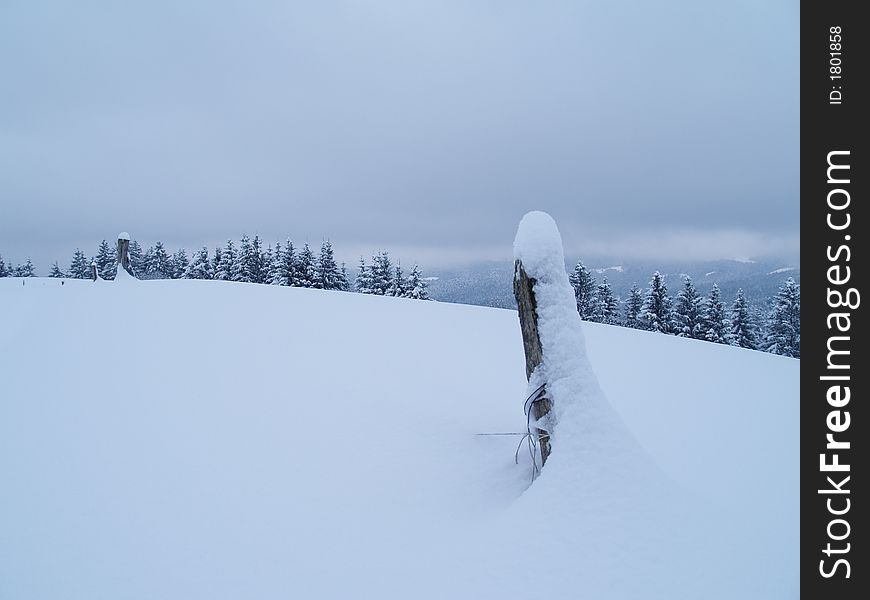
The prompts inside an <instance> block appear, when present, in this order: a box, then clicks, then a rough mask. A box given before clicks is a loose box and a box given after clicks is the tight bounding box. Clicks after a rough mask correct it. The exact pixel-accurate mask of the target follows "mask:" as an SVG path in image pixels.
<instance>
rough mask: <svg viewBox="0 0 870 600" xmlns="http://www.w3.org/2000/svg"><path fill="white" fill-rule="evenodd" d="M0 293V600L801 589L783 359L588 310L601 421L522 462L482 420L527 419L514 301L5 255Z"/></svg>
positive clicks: (764, 593) (519, 422)
mask: <svg viewBox="0 0 870 600" xmlns="http://www.w3.org/2000/svg"><path fill="white" fill-rule="evenodd" d="M0 311H2V314H3V315H5V317H6V318H5V324H4V327H3V328H2V329H0V598H3V599H4V600H6V599H9V600H18V599H31V598H66V599H79V598H81V599H85V598H87V599H89V600H92V599H99V598H113V599H114V598H136V599H139V598H141V599H146V598H147V599H152V598H162V599H169V598H179V599H187V598H208V599H210V600H212V599H219V598H387V599H389V598H415V599H416V598H438V599H442V598H474V599H477V598H499V599H513V598H517V599H520V598H530V599H531V598H550V599H561V598H566V599H567V598H571V599H573V598H590V599H596V600H598V599H607V598H662V599H664V598H667V599H676V598H692V599H696V598H705V599H709V598H723V599H725V598H759V599H762V598H763V599H772V598H793V597H796V596H797V593H798V533H799V529H798V512H799V504H798V481H799V475H798V422H799V421H798V409H799V403H798V365H799V363H798V361H796V360H793V359H788V358H782V357H778V356H773V355H770V354H763V353H761V352H754V351H747V350H742V349H738V348H732V347H728V346H723V345H716V344H709V343H705V342H698V341H694V340H685V339H681V338H676V337H672V336H663V335H657V334H653V333H646V332H641V331H637V330H631V329H625V328H618V327H611V326H606V325H597V324H590V323H584V324H583V325H582V329H583V332H584V333H585V337H586V348H587V352H588V357H589V361H590V363H591V365H592V368H593V370H594V372H595V375H596V376H597V379H598V382H599V384H600V387H601V389H602V390H603V392H604V394H605V396H606V398H607V401H609V403H610V405H612V407H613V408H614V409H615V412H614V413H613V415H614V416H613V422H608V423H606V424H605V423H603V422H599V421H597V420H595V419H594V418H593V419H591V420H590V422H588V423H586V424H584V427H583V428H582V431H579V432H578V431H572V432H570V435H571V437H570V438H569V437H567V436H568V434H567V433H566V434H565V435H564V437H563V438H562V440H564V441H563V442H562V443H561V444H560V442H559V438H556V441H555V442H554V448H553V454H552V456H551V458H550V460H549V461H548V463H547V466H546V467H545V468H544V470H543V472H542V474H541V476H540V477H538V479H537V480H535V481H534V483H533V484H532V485H531V486H530V485H529V484H530V475H531V467H530V464H529V461H528V457H527V456H524V455H523V453H522V452H521V453H520V459H521V460H520V465H515V464H514V450H515V448H516V445H517V442H518V441H519V438H518V437H515V436H478V435H476V434H478V433H503V432H521V431H525V423H526V422H525V417H524V415H523V410H522V406H523V400H524V399H525V391H526V385H527V384H526V380H525V377H524V359H523V350H522V343H521V340H520V333H519V325H518V322H517V315H516V313H515V312H512V311H509V310H499V309H489V308H482V307H474V306H464V305H456V304H440V303H435V302H421V301H414V300H405V299H399V298H384V297H375V296H366V295H360V294H349V293H341V292H323V291H318V290H309V289H301V288H286V287H274V286H258V285H248V284H237V283H225V282H211V281H195V280H177V281H168V280H167V281H147V282H138V281H119V282H102V281H101V282H97V283H91V282H89V281H66V283H65V284H64V285H63V286H61V283H60V281H59V280H53V279H31V280H28V281H27V282H26V284H25V285H22V283H21V280H13V279H3V280H0ZM580 343H581V345H582V342H580ZM608 410H609V409H608Z"/></svg>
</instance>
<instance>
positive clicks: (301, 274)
mask: <svg viewBox="0 0 870 600" xmlns="http://www.w3.org/2000/svg"><path fill="white" fill-rule="evenodd" d="M296 279H297V281H296V285H298V286H300V287H306V288H310V287H314V284H315V280H316V279H317V269H316V266H315V264H314V253H313V252H312V251H311V248H310V247H309V246H308V242H305V245H304V246H302V252H300V253H299V261H298V266H297V270H296Z"/></svg>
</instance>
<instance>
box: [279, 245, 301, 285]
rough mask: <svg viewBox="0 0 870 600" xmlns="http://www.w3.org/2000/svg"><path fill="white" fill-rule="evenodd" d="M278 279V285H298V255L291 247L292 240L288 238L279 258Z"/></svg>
mask: <svg viewBox="0 0 870 600" xmlns="http://www.w3.org/2000/svg"><path fill="white" fill-rule="evenodd" d="M278 278H279V281H278V285H287V286H290V287H298V286H299V285H300V277H299V254H298V253H297V252H296V248H295V247H294V246H293V240H291V239H289V238H288V239H287V244H286V246H285V247H284V251H283V253H282V256H281V263H280V267H279V270H278Z"/></svg>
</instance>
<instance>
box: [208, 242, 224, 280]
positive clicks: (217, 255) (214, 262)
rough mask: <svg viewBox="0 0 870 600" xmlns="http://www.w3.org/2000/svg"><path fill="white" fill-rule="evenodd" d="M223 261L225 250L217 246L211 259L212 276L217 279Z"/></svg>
mask: <svg viewBox="0 0 870 600" xmlns="http://www.w3.org/2000/svg"><path fill="white" fill-rule="evenodd" d="M222 261H223V250H221V247H220V246H216V247H215V249H214V256H213V257H212V259H211V278H212V279H217V272H218V268H219V267H220V266H221V262H222Z"/></svg>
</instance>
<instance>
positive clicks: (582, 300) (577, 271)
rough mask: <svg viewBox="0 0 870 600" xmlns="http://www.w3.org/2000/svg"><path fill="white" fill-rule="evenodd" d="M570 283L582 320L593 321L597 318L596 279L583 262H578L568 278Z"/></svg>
mask: <svg viewBox="0 0 870 600" xmlns="http://www.w3.org/2000/svg"><path fill="white" fill-rule="evenodd" d="M568 281H570V282H571V286H572V287H573V288H574V297H575V298H576V299H577V312H578V313H580V318H581V319H585V320H587V321H588V320H592V319H593V318H594V317H595V300H596V294H597V289H596V285H595V277H593V275H592V272H591V271H590V270H589V269H587V268H586V266H585V265H584V264H583V262H582V261H579V260H578V261H577V264H576V265H574V270H573V271H572V272H571V274H570V275H569V276H568Z"/></svg>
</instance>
